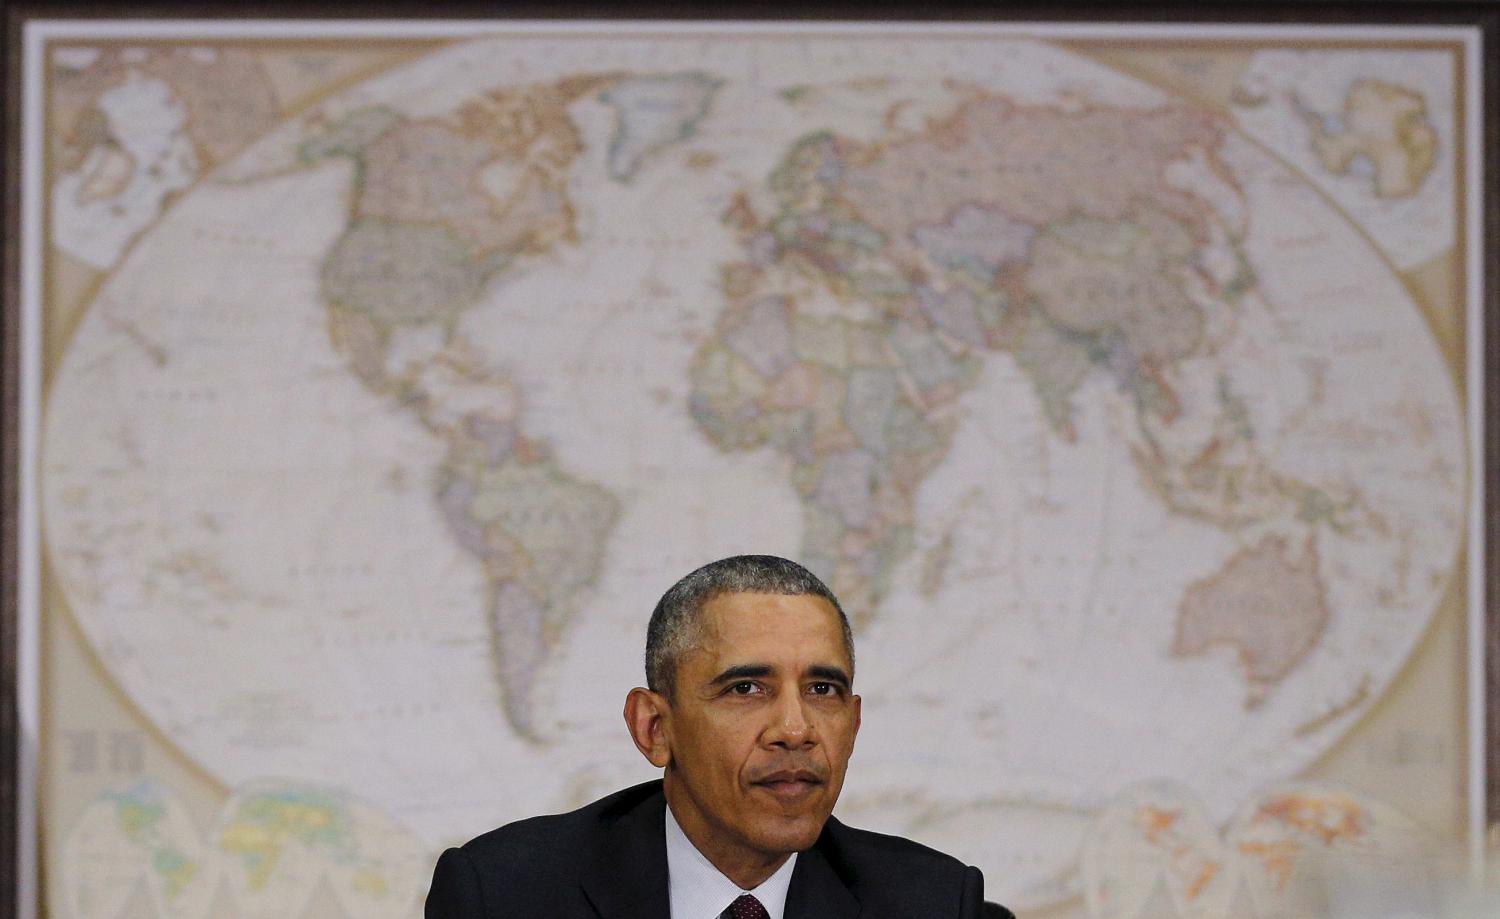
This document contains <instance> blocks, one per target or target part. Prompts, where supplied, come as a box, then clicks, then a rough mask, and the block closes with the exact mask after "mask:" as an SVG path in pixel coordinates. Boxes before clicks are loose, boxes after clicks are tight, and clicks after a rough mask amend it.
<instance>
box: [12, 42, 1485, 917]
mask: <svg viewBox="0 0 1500 919" xmlns="http://www.w3.org/2000/svg"><path fill="white" fill-rule="evenodd" d="M501 31H503V32H510V33H530V34H536V35H543V34H553V35H570V34H571V35H577V34H589V33H599V32H601V31H608V32H611V33H614V34H623V33H628V32H637V33H639V32H647V33H652V34H659V35H683V34H687V35H694V34H708V33H718V34H723V33H731V34H737V35H764V36H768V37H769V36H789V37H790V36H817V35H831V34H839V35H848V34H850V33H856V34H862V35H891V34H902V33H907V34H909V33H912V32H917V33H921V34H922V35H923V36H928V37H931V36H939V37H940V36H953V37H960V36H962V37H968V38H991V37H993V38H1000V37H1027V38H1036V39H1043V40H1057V39H1101V38H1114V39H1120V38H1126V39H1158V40H1161V39H1165V40H1173V39H1176V40H1188V39H1197V40H1226V39H1233V40H1241V41H1245V40H1251V41H1253V40H1281V41H1287V40H1297V41H1310V40H1311V41H1336V42H1348V43H1350V44H1355V43H1362V42H1370V41H1392V40H1400V41H1410V42H1420V41H1455V40H1456V41H1458V42H1459V43H1460V44H1462V46H1463V48H1464V51H1465V59H1466V63H1467V68H1466V72H1465V75H1464V77H1465V86H1466V89H1467V97H1466V98H1465V99H1464V100H1463V103H1464V104H1463V111H1464V133H1465V137H1464V146H1463V154H1462V159H1463V163H1462V165H1463V170H1464V176H1465V179H1466V184H1467V185H1468V186H1469V187H1475V186H1477V185H1478V184H1479V180H1480V179H1481V177H1482V176H1483V175H1484V172H1483V168H1484V162H1483V145H1482V140H1481V130H1480V128H1481V125H1480V121H1481V117H1482V113H1483V111H1484V108H1483V103H1484V99H1483V82H1482V73H1481V64H1482V54H1481V52H1482V37H1481V33H1480V30H1479V28H1478V27H1477V26H1425V27H1410V26H1394V25H1320V26H1304V25H1295V26H1288V25H1250V26H1245V25H1217V24H1186V23H1177V24H1144V23H1143V24H1121V23H1108V24H1104V23H1056V22H1025V23H1020V22H1018V23H967V22H964V23H957V22H953V23H932V22H880V23H872V22H849V21H845V22H777V21H767V22H759V21H757V22H746V21H721V22H664V21H650V20H618V21H616V20H573V21H566V22H559V21H545V20H392V19H381V20H324V21H320V22H306V21H296V20H260V21H243V20H233V21H225V20H175V21H167V22H164V21H159V20H158V21H146V20H128V19H117V20H111V19H99V20H91V21H60V20H41V19H39V20H32V21H29V22H27V23H25V25H24V28H23V33H22V60H21V72H22V90H21V92H22V116H21V139H22V150H21V226H20V240H21V251H20V294H21V303H20V307H21V308H20V336H19V351H20V413H19V419H18V420H19V429H20V430H19V433H20V458H19V460H20V481H19V485H20V489H19V491H20V501H19V509H18V510H19V513H18V529H19V537H20V539H19V559H18V568H19V571H18V578H17V613H18V616H17V619H18V621H17V624H16V626H17V638H16V642H17V649H16V661H17V687H16V699H17V709H18V718H19V725H20V737H19V738H18V741H19V742H18V757H17V758H18V762H17V783H18V785H19V789H18V791H19V794H18V798H17V820H16V833H17V847H16V848H17V865H16V876H17V879H18V882H17V885H16V897H17V903H16V904H15V905H16V912H15V913H14V915H15V916H16V917H17V919H35V917H36V915H37V904H38V902H39V901H38V893H39V891H38V889H37V880H38V874H37V858H38V851H37V844H38V840H39V836H38V829H39V826H38V800H37V797H38V791H39V788H38V760H39V754H40V746H41V744H40V739H41V727H42V725H41V707H40V703H41V672H42V671H41V603H40V601H41V594H40V575H41V551H40V547H41V534H40V527H39V525H38V512H37V498H38V488H37V456H38V440H37V439H38V435H39V431H40V424H39V419H40V415H41V389H42V373H41V371H42V334H41V328H42V280H43V273H42V270H41V267H42V259H43V240H44V238H45V236H44V234H43V232H42V230H43V220H42V211H43V201H44V200H45V198H44V195H43V188H42V183H43V173H42V169H43V163H44V149H43V139H44V137H45V132H44V130H43V117H44V111H43V101H44V100H43V97H42V87H43V85H44V83H43V75H44V74H43V66H42V65H43V61H44V51H45V48H46V44H47V42H48V41H49V40H80V39H95V40H102V39H121V38H124V39H131V38H136V39H173V38H177V39H228V38H232V39H320V38H321V39H328V38H345V39H361V38H363V39H377V38H378V39H424V38H471V37H475V36H477V35H479V34H484V33H486V32H501ZM1483 210H1484V208H1483V199H1482V198H1481V197H1478V196H1469V199H1468V201H1467V202H1466V225H1465V228H1464V230H1465V239H1466V251H1465V260H1466V265H1467V277H1466V278H1465V295H1466V297H1467V306H1468V309H1467V315H1466V317H1465V319H1466V323H1465V328H1466V330H1467V332H1468V341H1467V364H1468V378H1467V380H1466V387H1467V393H1466V395H1467V403H1468V405H1467V409H1468V422H1469V507H1468V511H1469V529H1468V552H1467V559H1466V561H1467V563H1468V574H1469V580H1468V584H1467V598H1468V610H1469V621H1468V633H1467V640H1468V648H1469V660H1468V662H1467V665H1468V666H1467V673H1466V679H1467V683H1468V700H1467V701H1468V719H1467V730H1468V737H1469V749H1468V844H1469V845H1468V848H1469V864H1470V875H1471V878H1472V880H1473V881H1474V882H1475V883H1476V884H1477V883H1479V882H1481V881H1482V880H1483V878H1484V872H1485V793H1484V791H1485V733H1486V729H1485V725H1486V721H1485V702H1486V700H1485V666H1484V652H1483V649H1484V647H1485V575H1486V570H1485V558H1486V556H1485V551H1484V548H1485V546H1484V537H1485V518H1484V506H1485V505H1484V484H1485V483H1484V469H1485V467H1484V444H1485V438H1484V398H1483V396H1484V392H1485V379H1486V378H1485V367H1484V338H1485V336H1484V315H1483V295H1484V277H1483V268H1484V265H1483V246H1482V240H1483V233H1484V223H1483V217H1484V214H1483Z"/></svg>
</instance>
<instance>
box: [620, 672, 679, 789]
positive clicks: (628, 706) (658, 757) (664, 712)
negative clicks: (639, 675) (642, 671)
mask: <svg viewBox="0 0 1500 919" xmlns="http://www.w3.org/2000/svg"><path fill="white" fill-rule="evenodd" d="M671 713H672V710H671V706H670V705H669V704H668V703H667V700H666V698H665V697H663V696H662V695H661V694H660V693H654V692H652V691H651V690H649V689H643V688H641V687H640V686H637V687H636V688H634V689H632V690H631V691H630V694H629V695H628V696H626V697H625V726H626V727H627V728H629V729H630V739H631V740H633V741H635V748H636V749H637V750H639V751H641V755H642V756H644V757H646V759H648V760H650V761H651V765H653V766H656V767H657V768H659V769H665V768H666V766H667V763H669V762H671V761H672V742H671V736H670V732H669V730H668V724H667V722H668V721H669V720H670V718H671Z"/></svg>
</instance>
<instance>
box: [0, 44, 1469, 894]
mask: <svg viewBox="0 0 1500 919" xmlns="http://www.w3.org/2000/svg"><path fill="white" fill-rule="evenodd" d="M1407 18H1410V17H1407ZM1459 18H1460V19H1461V18H1462V17H1459ZM1466 21H1467V22H1468V24H1464V23H1463V22H1457V21H1455V22H1429V23H1422V24H1414V23H1410V22H1406V23H1404V24H1393V23H1373V22H1362V23H1328V24H1323V25H1317V26H1309V25H1292V24H1269V23H1259V24H1250V23H1242V24H1217V25H1210V24H1180V23H1179V24H1166V23H1151V22H1141V23H1138V24H1124V23H1112V24H1103V23H1089V22H1081V21H1073V22H1051V23H1046V22H1021V21H1015V22H974V21H962V22H935V21H934V22H914V21H913V22H901V21H889V22H841V21H818V22H808V21H798V22H791V21H775V20H758V21H756V20H745V21H724V22H707V21H686V20H644V19H643V20H630V21H592V20H585V19H572V20H551V21H543V20H483V21H480V20H464V21H457V20H439V19H428V20H353V19H351V20H338V21H333V20H328V21H313V20H263V21H257V20H202V21H189V20H181V21H173V20H162V21H148V20H118V21H114V20H111V21H104V20H99V21H86V20H77V21H62V20H51V19H43V18H35V19H31V20H28V21H27V22H26V23H25V29H24V35H23V36H22V39H23V42H22V45H23V47H22V51H23V53H22V55H21V57H20V61H19V67H18V70H19V74H20V77H21V79H20V82H19V86H20V87H21V89H20V91H19V93H18V94H17V95H18V96H19V101H20V102H21V103H23V110H22V111H21V112H20V115H19V121H18V124H19V128H20V132H19V145H18V146H17V147H16V150H15V154H14V156H13V158H12V162H14V163H15V164H16V165H18V166H19V168H20V172H19V173H17V172H15V170H12V169H8V170H7V173H8V175H18V176H19V177H20V183H19V186H18V193H19V201H20V205H19V210H18V214H17V215H16V219H15V221H14V225H15V226H16V228H17V230H18V233H17V234H15V235H11V236H10V238H11V239H15V240H19V248H18V249H17V263H16V264H17V267H16V270H15V271H14V272H13V273H12V280H13V282H14V283H13V285H12V287H13V289H12V290H10V291H8V293H7V304H8V305H7V314H6V315H7V323H6V328H7V335H8V336H9V337H8V339H7V343H8V347H11V348H14V354H15V355H16V357H15V360H14V362H12V363H8V365H7V367H8V372H11V373H13V374H14V378H15V379H16V380H17V382H18V388H17V389H16V390H15V391H14V396H13V398H14V400H15V401H14V403H13V404H14V406H15V410H16V411H15V414H14V416H13V417H15V418H16V419H17V420H16V423H15V424H14V426H13V429H12V433H13V434H14V435H15V436H16V437H18V438H19V442H18V445H17V446H16V447H15V448H14V449H15V457H14V458H15V463H16V465H15V467H14V468H15V469H16V470H17V471H18V472H19V473H20V475H19V487H18V493H17V500H16V501H15V502H13V503H12V504H8V506H7V514H8V517H7V520H8V523H9V522H11V521H13V526H14V529H13V531H12V532H13V533H14V534H15V539H14V541H13V542H12V543H10V544H9V545H13V546H14V548H15V550H16V555H15V556H14V562H13V563H8V564H11V565H12V568H11V569H10V570H8V571H7V573H6V580H7V582H8V583H9V584H10V585H11V587H10V588H9V589H10V590H11V592H12V594H11V597H10V599H9V600H8V602H9V603H13V604H14V607H15V610H16V616H15V620H14V621H15V623H16V627H17V637H16V639H15V642H14V646H13V647H10V648H8V649H7V651H8V653H9V654H10V655H11V656H12V657H11V663H12V665H13V666H14V667H15V668H16V670H17V673H16V676H15V679H14V681H13V687H14V689H15V692H16V695H17V702H18V711H19V722H18V725H19V730H18V732H17V736H18V737H19V741H18V742H19V747H20V752H19V759H18V763H19V766H18V771H17V774H16V777H15V782H14V784H15V787H16V788H17V789H18V790H19V792H20V793H21V795H20V799H19V800H20V806H19V809H18V814H19V818H18V820H19V825H20V829H19V831H18V833H17V834H16V836H15V837H14V842H15V843H16V848H17V851H18V861H17V862H16V864H17V865H18V868H17V875H16V877H17V880H16V889H17V895H18V897H19V898H20V900H21V903H22V907H23V909H25V910H35V909H37V908H38V907H41V908H43V909H45V911H46V912H45V914H46V915H50V916H58V917H68V919H94V917H100V919H104V917H109V919H115V917H131V919H134V917H162V919H166V917H171V919H179V917H180V919H197V917H208V916H223V915H234V916H239V917H244V919H252V917H273V916H274V917H323V916H328V917H335V919H337V917H386V916H389V917H410V916H417V915H419V914H420V910H421V906H420V904H421V897H422V895H423V893H424V892H425V890H426V883H427V880H428V877H429V874H430V871H431V865H432V862H433V860H434V859H435V857H436V853H437V852H438V851H440V850H441V848H442V847H443V846H446V845H452V844H455V843H458V842H461V841H462V840H464V839H467V838H469V837H471V836H473V835H475V834H477V833H479V832H481V831H483V830H486V829H489V828H491V827H493V826H496V825H498V824H500V823H504V822H506V821H509V820H513V819H517V818H520V817H524V816H529V815H532V814H536V813H542V812H553V811H561V810H566V809H570V808H572V807H576V806H579V805H581V804H583V803H585V802H587V801H590V800H592V799H594V798H596V797H599V796H600V795H602V794H604V793H607V792H608V791H611V790H614V789H616V788H619V787H622V786H624V785H626V784H629V783H632V782H635V781H639V780H644V779H646V778H649V777H651V770H650V769H649V767H648V765H647V764H645V763H644V762H642V761H641V760H640V758H639V757H637V756H636V755H635V753H634V752H633V751H632V750H631V749H630V745H629V744H628V743H627V742H626V739H625V734H624V732H623V730H622V728H621V725H620V723H619V716H618V711H619V705H620V702H621V700H622V699H623V697H624V694H625V692H626V691H627V690H628V689H629V688H630V687H631V686H633V685H636V684H637V683H639V682H641V674H640V649H641V646H642V642H643V636H644V627H645V620H646V617H647V616H648V615H649V612H650V609H651V607H652V605H653V604H654V602H655V599H656V597H657V596H659V595H660V593H661V592H662V591H663V590H664V589H665V588H666V587H667V586H669V584H670V583H671V581H672V580H674V579H675V578H676V577H677V576H678V575H680V574H681V573H683V572H686V571H687V570H690V569H691V568H693V567H696V566H697V565H698V564H701V563H703V562H706V561H708V560H711V559H713V558H717V557H720V556H724V555H729V554H734V553H737V552H751V551H760V552H772V553H776V554H781V555H786V556H789V557H793V558H797V559H799V560H801V561H803V562H804V563H806V564H807V565H808V566H809V567H811V568H812V569H813V570H814V571H816V572H817V573H818V574H820V575H821V576H822V577H823V578H824V579H825V580H827V581H828V583H829V584H830V585H831V586H832V587H833V588H834V590H835V591H836V592H837V593H838V594H839V595H840V597H841V598H842V599H843V602H844V605H845V607H846V609H847V610H848V612H849V614H850V617H851V620H852V622H853V626H854V631H855V640H856V645H857V649H858V659H859V680H858V690H859V691H860V693H861V694H862V696H863V698H864V713H865V719H864V728H863V731H862V734H861V739H860V744H859V748H858V750H857V752H856V755H855V758H854V761H853V764H852V768H851V770H850V779H849V784H848V786H847V788H846V789H845V792H844V795H843V797H842V798H841V800H840V803H839V808H838V814H839V815H840V816H841V818H842V819H845V820H846V821H848V822H851V823H853V824H855V825H859V826H866V827H869V828H872V829H878V830H883V831H886V832H894V833H900V834H902V835H906V836H911V837H914V838H917V839H919V840H921V841H923V842H926V843H928V844H930V845H933V846H936V847H938V848H941V849H943V850H945V851H949V852H952V853H953V854H955V855H957V856H959V857H960V858H962V859H964V860H965V861H966V862H969V863H972V864H975V865H978V866H979V867H981V868H982V869H983V870H984V872H985V876H986V880H987V887H986V890H987V892H988V896H989V898H990V899H995V900H999V901H1001V902H1005V903H1007V904H1008V905H1010V906H1011V907H1012V908H1015V909H1017V910H1018V911H1021V912H1023V913H1024V914H1025V915H1027V916H1037V917H1058V919H1062V917H1075V916H1076V917H1084V916H1087V917H1092V919H1136V917H1142V919H1144V917H1158V916H1180V917H1183V919H1188V917H1195V919H1196V917H1210V916H1225V917H1227V916H1234V917H1270V916H1282V915H1301V914H1314V915H1327V916H1343V915H1362V916H1369V915H1376V916H1379V915H1392V916H1394V915H1433V916H1436V915H1448V914H1449V913H1445V912H1443V910H1448V909H1452V908H1453V903H1454V902H1457V901H1456V900H1455V898H1458V899H1459V900H1461V899H1462V897H1465V896H1483V894H1481V893H1473V892H1472V890H1471V892H1470V893H1465V894H1460V893H1458V892H1457V891H1460V890H1467V889H1469V888H1464V887H1463V885H1462V884H1461V883H1460V881H1461V880H1462V879H1463V878H1465V877H1474V878H1479V879H1481V880H1482V878H1483V877H1484V872H1485V855H1486V848H1487V846H1489V847H1491V848H1492V847H1493V846H1494V845H1495V843H1494V841H1493V840H1491V841H1489V842H1488V843H1487V841H1486V836H1485V834H1486V832H1487V827H1489V826H1491V825H1492V822H1493V821H1494V819H1495V817H1496V813H1495V799H1494V794H1493V790H1492V791H1491V793H1490V797H1489V799H1488V800H1487V798H1486V792H1485V788H1486V787H1487V786H1486V778H1485V769H1486V756H1487V755H1488V756H1489V757H1490V760H1489V762H1490V763H1491V766H1490V768H1491V769H1493V763H1494V759H1493V758H1494V756H1495V754H1494V752H1493V747H1491V748H1490V749H1489V750H1488V751H1487V748H1486V741H1485V737H1486V726H1485V721H1484V718H1485V716H1486V712H1485V704H1484V703H1485V700H1486V692H1487V690H1486V686H1489V687H1490V689H1489V694H1490V695H1491V696H1493V687H1494V685H1495V684H1494V683H1493V682H1490V683H1487V682H1486V680H1487V679H1489V680H1493V676H1490V677H1487V676H1486V671H1485V666H1486V655H1485V643H1486V641H1489V642H1491V643H1492V644H1493V642H1494V641H1495V635H1496V629H1495V626H1494V624H1493V620H1491V621H1490V622H1489V623H1488V624H1487V622H1486V613H1485V610H1486V596H1487V591H1489V590H1492V589H1493V585H1492V582H1491V581H1489V580H1487V579H1488V574H1489V573H1488V557H1489V556H1488V554H1487V553H1486V551H1485V549H1484V546H1485V533H1486V529H1487V527H1488V526H1489V521H1490V520H1491V519H1492V518H1491V517H1490V516H1487V515H1486V514H1485V513H1484V508H1485V504H1484V493H1485V489H1484V485H1485V479H1486V477H1488V476H1490V475H1491V472H1490V470H1491V469H1492V468H1493V467H1494V465H1495V463H1494V461H1493V458H1491V459H1490V460H1489V461H1486V459H1485V457H1486V452H1485V450H1486V448H1485V445H1486V443H1487V441H1486V437H1487V436H1493V435H1487V433H1486V428H1485V425H1484V421H1485V417H1486V416H1485V411H1486V408H1485V395H1486V392H1487V391H1488V390H1489V388H1490V384H1489V382H1488V381H1489V378H1490V377H1489V376H1487V375H1486V374H1487V371H1486V369H1485V367H1484V366H1483V355H1484V353H1485V345H1486V342H1487V341H1488V340H1489V338H1488V336H1490V335H1493V334H1494V333H1493V332H1492V330H1491V328H1490V324H1487V322H1486V318H1487V309H1486V305H1487V304H1489V303H1491V302H1492V301H1493V293H1492V290H1493V287H1487V286H1486V282H1487V276H1486V270H1487V266H1488V270H1489V271H1490V272H1491V274H1490V276H1489V277H1488V281H1489V282H1490V283H1491V284H1492V283H1493V280H1494V278H1493V271H1494V265H1493V261H1494V253H1493V251H1492V250H1493V248H1494V247H1493V246H1490V247H1489V248H1488V249H1487V248H1486V247H1485V246H1484V245H1483V242H1482V240H1483V235H1484V230H1483V228H1484V221H1485V220H1486V219H1488V220H1491V221H1492V220H1493V213H1489V212H1486V206H1487V204H1488V203H1489V202H1490V201H1491V200H1492V197H1493V189H1494V186H1493V183H1489V184H1486V183H1485V182H1484V181H1483V179H1484V176H1485V175H1486V174H1487V173H1486V172H1485V169H1486V168H1489V169H1493V167H1492V166H1491V167H1485V166H1484V165H1483V160H1482V157H1481V152H1482V149H1481V148H1482V144H1483V143H1484V141H1483V136H1484V133H1483V132H1485V131H1488V132H1489V134H1488V136H1489V138H1490V140H1489V141H1488V143H1489V144H1490V149H1491V152H1492V153H1493V147H1494V140H1493V138H1494V127H1493V125H1492V124H1487V123H1486V121H1485V113H1486V111H1489V110H1491V109H1492V107H1493V102H1492V101H1486V100H1483V99H1482V98H1481V88H1482V87H1483V86H1484V85H1485V79H1484V77H1483V68H1485V67H1488V68H1490V70H1491V72H1492V71H1493V70H1494V67H1495V62H1494V55H1493V51H1492V50H1490V49H1488V48H1485V47H1483V46H1482V41H1481V40H1482V38H1485V37H1488V38H1493V37H1494V28H1495V23H1494V20H1493V17H1491V18H1490V19H1482V18H1481V19H1478V20H1476V19H1474V18H1473V17H1472V16H1471V17H1469V19H1468V20H1466ZM1482 27H1484V28H1488V29H1490V32H1489V33H1488V35H1486V34H1485V33H1483V31H1482ZM1491 85H1493V84H1491ZM1486 106H1488V107H1489V108H1486ZM1488 174H1492V173H1488ZM11 304H14V306H11ZM13 320H14V321H13ZM8 353H11V352H8ZM12 367H13V368H14V369H13V370H11V369H10V368H12ZM1489 373H1490V374H1491V375H1492V373H1493V372H1492V371H1489ZM10 404H11V403H8V408H7V413H8V417H10V416H11V415H10V407H9V406H10ZM1491 430H1493V427H1491ZM12 443H16V442H15V441H12ZM1487 629H1488V631H1486V630H1487ZM1489 666H1490V667H1491V668H1493V667H1494V663H1493V661H1491V662H1490V664H1489ZM1491 673H1493V670H1492V671H1491ZM1493 743H1494V741H1493V739H1491V741H1490V744H1493ZM1491 781H1493V778H1492V779H1491ZM1490 787H1491V788H1493V786H1490ZM1487 807H1488V808H1489V811H1488V814H1487V813H1486V808H1487ZM1491 861H1493V858H1492V859H1491ZM1481 889H1482V884H1481ZM1465 902H1467V901H1465Z"/></svg>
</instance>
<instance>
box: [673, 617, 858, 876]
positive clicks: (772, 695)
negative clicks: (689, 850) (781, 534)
mask: <svg viewBox="0 0 1500 919" xmlns="http://www.w3.org/2000/svg"><path fill="white" fill-rule="evenodd" d="M701 617H702V618H701V620H700V622H701V626H702V642H701V644H700V646H699V647H698V648H696V649H694V650H693V651H691V652H689V653H688V654H687V655H685V656H684V657H683V658H682V660H681V661H679V663H678V668H677V684H676V689H675V691H674V697H673V698H672V699H671V700H669V701H668V704H667V709H668V717H666V718H665V719H664V724H663V734H664V739H665V741H666V744H667V746H668V748H669V752H670V761H669V763H668V765H667V770H666V776H665V781H666V793H667V800H668V801H670V802H671V804H672V812H673V814H674V815H675V816H676V817H677V819H678V822H679V823H681V824H682V827H683V829H684V830H685V831H686V832H687V834H688V836H689V837H690V838H691V839H693V841H694V843H696V844H697V845H698V846H699V848H701V849H705V852H704V854H705V855H708V856H709V858H710V860H712V861H714V862H715V863H716V864H720V865H721V868H722V866H723V865H722V862H721V858H723V859H724V860H727V861H736V860H740V861H743V860H751V861H754V860H756V859H774V858H778V857H783V856H785V855H787V854H789V853H792V852H798V851H801V850H803V849H807V848H809V847H810V846H812V845H813V843H814V842H816V841H817V839H818V834H819V833H821V832H822V830H823V824H824V822H825V821H826V820H827V819H828V815H829V813H831V812H832V811H833V804H834V802H835V801H836V800H838V796H839V790H840V789H842V788H843V785H844V770H845V768H846V767H847V766H848V764H849V754H850V753H852V752H853V750H854V735H855V734H856V733H857V732H858V730H859V697H858V696H856V695H853V694H852V692H851V691H850V690H851V686H850V682H851V679H852V676H853V662H852V661H850V660H849V656H848V654H847V653H846V651H845V648H844V639H843V630H842V628H841V626H840V624H839V617H838V613H837V611H835V610H834V608H833V605H832V604H830V603H829V602H828V601H827V600H825V599H823V598H822V597H819V596H816V595H807V596H781V595H778V594H753V593H735V594H724V595H722V596H719V597H716V598H715V599H713V600H710V601H709V602H708V603H707V604H706V605H705V606H704V607H703V610H702V611H701ZM710 848H719V849H720V851H719V852H718V853H715V852H713V851H707V849H710Z"/></svg>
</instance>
